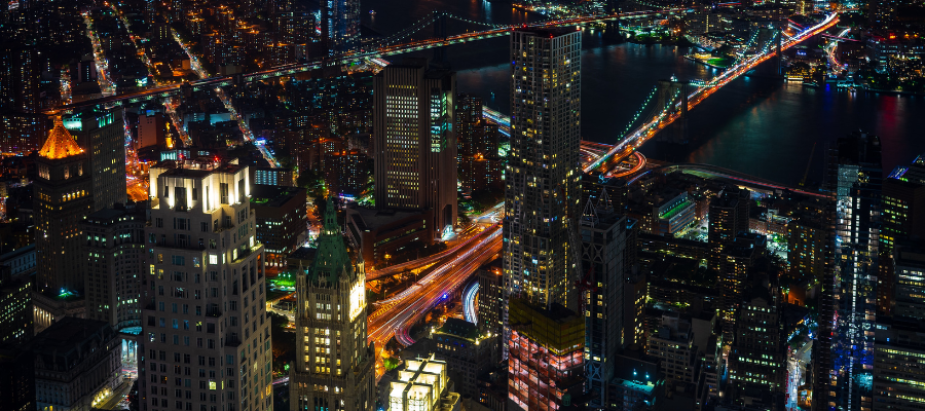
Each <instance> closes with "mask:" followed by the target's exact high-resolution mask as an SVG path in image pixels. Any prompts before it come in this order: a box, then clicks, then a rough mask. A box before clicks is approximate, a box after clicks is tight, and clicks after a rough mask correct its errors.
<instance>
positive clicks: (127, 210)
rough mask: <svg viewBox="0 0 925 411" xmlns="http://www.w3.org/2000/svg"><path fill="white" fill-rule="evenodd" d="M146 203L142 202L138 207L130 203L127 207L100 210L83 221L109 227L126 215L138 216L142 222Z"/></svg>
mask: <svg viewBox="0 0 925 411" xmlns="http://www.w3.org/2000/svg"><path fill="white" fill-rule="evenodd" d="M145 209H146V203H145V202H142V203H141V204H140V205H136V204H134V203H130V204H128V205H124V206H123V205H121V204H117V205H116V207H114V208H108V207H107V208H104V209H102V210H99V211H96V212H94V213H93V214H90V215H88V216H87V218H86V219H85V220H84V222H86V223H90V224H102V225H109V224H111V223H114V222H116V219H118V218H121V217H124V216H126V215H131V216H133V217H134V216H140V217H142V220H144V218H145V211H146V210H145Z"/></svg>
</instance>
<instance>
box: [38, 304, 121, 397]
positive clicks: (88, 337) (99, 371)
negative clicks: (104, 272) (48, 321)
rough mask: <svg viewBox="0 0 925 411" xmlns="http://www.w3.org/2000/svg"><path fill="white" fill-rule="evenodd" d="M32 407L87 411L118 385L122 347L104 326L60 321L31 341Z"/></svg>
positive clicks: (75, 320) (78, 321)
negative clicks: (32, 364)
mask: <svg viewBox="0 0 925 411" xmlns="http://www.w3.org/2000/svg"><path fill="white" fill-rule="evenodd" d="M30 347H31V349H32V352H33V355H34V356H35V395H36V408H37V409H39V410H42V411H52V410H62V411H71V410H73V411H90V410H92V409H94V408H96V407H98V406H101V405H103V403H104V402H105V401H107V400H109V399H110V398H111V397H112V396H113V395H114V393H115V391H116V388H117V387H119V385H120V384H121V383H122V361H121V353H122V344H121V341H120V339H119V338H118V335H117V334H116V332H115V331H114V330H113V329H112V327H110V326H109V324H107V323H106V322H104V321H95V320H86V319H81V318H70V317H69V318H64V319H62V320H61V321H58V322H56V323H54V324H52V325H51V326H49V327H48V328H47V329H46V330H45V331H42V333H41V334H39V335H37V336H35V339H34V340H33V341H32V342H31V343H30Z"/></svg>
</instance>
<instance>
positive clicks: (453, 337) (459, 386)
mask: <svg viewBox="0 0 925 411" xmlns="http://www.w3.org/2000/svg"><path fill="white" fill-rule="evenodd" d="M432 338H433V339H434V342H435V343H436V346H437V357H438V358H440V359H442V360H445V361H446V363H447V365H448V366H449V368H450V371H449V372H450V377H451V378H452V379H453V380H454V382H455V383H456V384H455V387H456V391H458V392H459V393H460V394H462V395H464V396H467V397H472V398H477V397H478V396H479V391H478V380H477V377H478V376H479V374H481V373H482V372H484V371H487V370H488V368H489V367H490V366H491V364H493V363H494V361H499V360H500V358H499V357H498V356H496V355H494V353H496V352H497V353H500V351H499V350H496V349H494V348H495V346H496V345H497V343H498V335H497V334H494V335H479V329H478V327H477V326H476V325H475V324H472V323H470V322H467V321H464V320H460V319H458V318H449V319H447V320H446V322H445V323H443V327H440V328H439V329H438V330H436V331H434V333H433V337H432ZM493 357H494V358H493ZM493 360H494V361H493Z"/></svg>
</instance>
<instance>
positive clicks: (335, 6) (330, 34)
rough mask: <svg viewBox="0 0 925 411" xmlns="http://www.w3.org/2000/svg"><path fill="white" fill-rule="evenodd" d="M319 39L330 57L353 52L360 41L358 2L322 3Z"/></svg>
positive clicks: (335, 0) (329, 0) (347, 0)
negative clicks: (320, 38)
mask: <svg viewBox="0 0 925 411" xmlns="http://www.w3.org/2000/svg"><path fill="white" fill-rule="evenodd" d="M321 37H322V41H323V42H324V44H325V48H326V49H327V50H328V54H329V55H331V56H336V55H341V54H344V53H346V52H350V51H353V49H354V48H356V46H357V45H358V42H359V40H360V0H325V1H322V2H321Z"/></svg>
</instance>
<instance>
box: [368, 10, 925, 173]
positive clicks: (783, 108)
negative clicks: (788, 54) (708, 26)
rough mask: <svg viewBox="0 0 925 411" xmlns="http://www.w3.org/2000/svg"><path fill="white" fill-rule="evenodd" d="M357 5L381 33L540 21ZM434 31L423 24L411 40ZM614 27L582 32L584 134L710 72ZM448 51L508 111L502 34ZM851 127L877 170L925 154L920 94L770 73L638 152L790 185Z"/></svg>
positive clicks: (722, 96) (463, 86)
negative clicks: (433, 18)
mask: <svg viewBox="0 0 925 411" xmlns="http://www.w3.org/2000/svg"><path fill="white" fill-rule="evenodd" d="M363 8H364V16H363V19H364V24H366V25H368V26H369V27H370V28H372V29H373V30H375V31H377V32H379V33H382V34H384V35H390V34H392V33H395V32H397V31H399V30H400V29H402V28H404V27H407V26H408V25H410V24H411V23H413V22H415V21H417V20H418V19H420V18H422V17H424V16H426V15H427V13H429V12H430V11H431V10H446V11H448V12H450V13H453V14H456V15H460V16H463V17H467V18H471V19H474V20H483V21H490V22H493V23H495V24H510V23H522V22H525V21H535V20H540V19H542V18H543V17H542V16H539V15H534V14H530V15H528V14H527V13H525V12H522V11H519V10H514V9H513V8H511V7H510V5H503V4H499V3H488V2H484V1H482V0H404V1H399V0H370V1H366V2H365V3H363ZM369 9H375V10H376V12H377V14H376V16H374V17H373V16H370V15H369V14H368V10H369ZM466 29H469V30H472V29H478V28H477V27H475V26H471V25H465V24H462V23H455V22H453V21H451V22H450V23H449V24H448V32H449V33H450V34H453V33H460V32H463V31H465V30H466ZM432 34H433V31H432V29H430V28H427V29H424V30H422V31H421V32H419V33H418V34H417V35H416V36H415V37H416V38H423V37H425V36H426V37H430V36H431V35H432ZM612 34H613V33H608V32H601V31H597V32H593V33H592V32H590V31H586V32H585V35H584V39H583V49H584V52H583V55H582V83H583V84H582V135H583V137H584V138H585V139H587V140H591V141H598V142H602V143H613V142H615V141H617V139H618V138H619V136H620V134H621V132H622V131H623V130H625V129H626V126H627V123H628V122H629V121H630V119H631V118H632V117H633V115H634V113H635V112H636V111H637V110H638V108H639V106H640V105H641V103H642V102H643V100H644V99H645V97H646V96H647V95H648V93H649V92H650V91H651V90H652V88H653V87H654V86H655V84H656V82H657V81H658V80H659V79H666V78H668V77H670V76H671V75H676V76H677V77H678V78H679V79H681V80H690V79H695V78H709V77H711V76H712V75H714V74H715V72H714V71H713V70H712V69H709V68H706V67H704V66H701V65H697V64H694V63H692V62H690V61H687V60H685V59H684V58H683V55H684V54H685V53H686V51H687V50H686V49H685V48H679V47H674V46H658V45H649V46H645V45H637V44H631V43H625V42H622V41H620V40H619V39H618V38H617V37H616V36H613V35H612ZM413 38H414V37H413ZM446 53H447V59H448V62H449V63H450V64H451V65H452V67H453V68H454V69H456V70H458V71H459V74H458V90H459V91H460V92H463V93H473V94H478V95H481V96H482V97H483V98H484V99H485V101H486V103H487V104H488V105H489V106H491V107H493V108H495V109H498V110H499V111H501V112H503V113H509V112H510V95H509V93H510V92H509V89H508V87H509V85H510V83H509V79H510V73H509V65H508V63H507V60H508V38H506V37H502V38H496V39H489V40H482V41H479V42H474V43H468V44H464V45H457V46H453V47H450V48H449V49H448V50H447V51H446ZM430 55H432V52H428V56H430ZM393 58H394V57H393ZM492 92H494V97H493V98H492ZM856 129H864V130H867V131H871V132H873V133H876V134H878V135H879V136H880V137H881V141H882V142H883V163H884V169H885V170H887V171H889V170H891V169H892V168H893V167H894V166H896V165H897V164H906V163H908V162H910V161H911V160H912V159H913V158H915V156H916V155H918V154H921V153H923V152H925V135H923V130H925V97H909V96H898V95H885V94H864V93H856V94H851V93H848V92H846V91H838V90H836V89H835V88H834V86H832V87H828V88H819V89H814V88H807V87H803V86H802V85H800V84H795V83H782V82H780V81H777V80H773V79H768V78H760V77H755V78H740V79H738V80H736V81H734V82H732V83H731V84H729V85H727V86H726V87H725V88H723V89H722V90H721V91H719V92H718V93H716V94H714V95H713V96H712V97H710V98H709V99H707V101H706V102H704V103H702V104H700V105H699V106H698V107H697V108H695V109H694V110H692V111H691V112H690V117H689V120H688V126H687V136H688V138H689V140H690V143H688V144H687V145H684V146H666V145H663V144H656V143H652V142H650V143H647V145H646V146H645V147H644V148H643V150H642V151H643V153H644V154H646V155H647V156H649V157H650V158H657V159H664V160H671V161H689V162H700V163H709V164H714V165H718V166H722V167H727V168H730V169H734V170H738V171H741V172H745V173H748V174H752V175H756V176H759V177H763V178H767V179H772V180H776V181H780V182H783V183H788V184H795V183H797V182H799V181H800V180H801V179H802V177H803V174H804V171H805V170H806V168H807V166H808V165H809V167H810V174H809V179H810V180H816V181H818V180H820V179H821V175H822V167H823V154H824V151H825V149H826V148H827V145H828V144H829V143H830V142H832V141H833V140H834V139H835V138H837V137H838V136H842V135H845V134H848V133H850V132H851V131H853V130H856ZM814 146H815V150H814ZM811 153H814V154H813V155H812V156H811ZM811 157H812V160H811ZM810 160H811V161H810Z"/></svg>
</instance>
